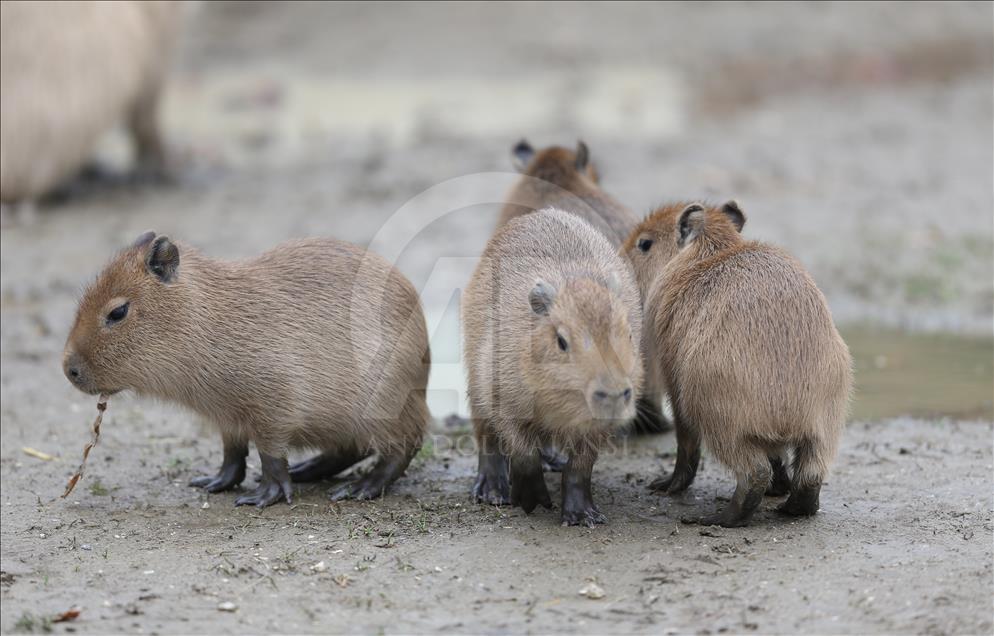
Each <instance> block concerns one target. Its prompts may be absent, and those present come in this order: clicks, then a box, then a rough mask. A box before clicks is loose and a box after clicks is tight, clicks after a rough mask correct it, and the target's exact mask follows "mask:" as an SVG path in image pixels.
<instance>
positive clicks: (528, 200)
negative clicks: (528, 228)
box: [497, 146, 638, 247]
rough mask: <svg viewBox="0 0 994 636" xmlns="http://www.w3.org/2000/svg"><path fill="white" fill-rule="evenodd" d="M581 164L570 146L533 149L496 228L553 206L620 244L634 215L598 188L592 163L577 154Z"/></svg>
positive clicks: (634, 218) (631, 225)
mask: <svg viewBox="0 0 994 636" xmlns="http://www.w3.org/2000/svg"><path fill="white" fill-rule="evenodd" d="M583 148H585V146H584V147H583ZM585 153H586V150H585V149H584V150H583V151H582V153H581V154H585ZM581 165H582V168H580V167H578V164H577V151H574V150H569V149H567V148H561V147H559V146H551V147H549V148H544V149H542V150H539V151H538V152H536V153H535V154H534V156H533V157H532V158H531V160H530V161H529V162H528V163H527V165H526V166H525V167H524V170H523V171H522V172H523V174H524V176H525V177H530V178H524V179H521V180H520V181H519V182H518V184H517V185H516V186H515V187H514V189H513V190H512V191H511V193H510V194H509V196H508V198H507V200H508V201H510V202H513V203H507V204H506V205H505V206H504V208H503V209H502V210H501V214H500V218H499V220H498V221H497V229H498V230H499V229H500V228H502V227H504V226H505V225H506V224H507V223H508V222H509V221H511V219H515V218H517V217H519V216H523V215H525V214H529V213H531V212H533V211H535V210H541V209H545V208H556V209H559V210H566V211H568V212H572V213H574V214H576V215H578V216H579V217H580V218H582V219H584V220H585V221H587V222H588V223H590V225H592V226H593V227H594V229H596V230H598V231H599V232H601V233H602V234H603V235H604V236H605V237H606V238H607V240H608V241H610V242H611V244H612V245H614V246H615V247H617V246H618V245H620V244H621V242H622V241H623V240H625V238H626V237H627V236H628V234H629V233H630V232H631V231H632V228H633V227H635V225H636V224H637V223H638V218H637V217H636V216H635V215H634V214H633V213H632V212H631V210H629V209H628V208H626V207H625V206H623V205H621V204H620V203H619V202H618V201H616V200H615V199H614V198H613V197H611V196H610V195H609V194H607V193H606V192H604V191H603V190H602V189H601V187H600V184H599V183H598V177H597V172H596V170H595V169H594V165H593V163H591V162H590V161H589V160H583V159H582V158H581Z"/></svg>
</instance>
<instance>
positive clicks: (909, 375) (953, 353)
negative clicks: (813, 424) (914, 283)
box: [841, 327, 994, 420]
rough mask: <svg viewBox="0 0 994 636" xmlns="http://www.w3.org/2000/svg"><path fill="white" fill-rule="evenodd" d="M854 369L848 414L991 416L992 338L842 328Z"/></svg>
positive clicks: (854, 417) (857, 416) (860, 416)
mask: <svg viewBox="0 0 994 636" xmlns="http://www.w3.org/2000/svg"><path fill="white" fill-rule="evenodd" d="M841 331H842V337H843V338H845V341H846V343H847V344H848V345H849V350H850V351H851V352H852V357H853V364H854V366H855V369H856V391H855V396H854V400H853V406H852V417H851V418H850V419H851V420H876V419H883V418H888V417H895V416H900V415H912V416H919V417H942V416H947V417H953V418H957V419H984V420H994V338H991V337H984V336H958V335H952V334H942V333H939V334H920V333H908V332H904V331H899V330H891V329H881V328H878V327H850V328H847V329H842V330H841Z"/></svg>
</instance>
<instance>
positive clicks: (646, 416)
mask: <svg viewBox="0 0 994 636" xmlns="http://www.w3.org/2000/svg"><path fill="white" fill-rule="evenodd" d="M671 430H673V423H672V422H670V421H669V420H668V419H667V418H666V416H665V415H663V410H662V409H661V408H660V407H659V405H658V404H656V403H655V402H654V401H652V400H648V399H646V398H639V400H638V402H636V403H635V419H634V420H632V433H634V434H635V435H655V434H658V433H666V432H668V431H671Z"/></svg>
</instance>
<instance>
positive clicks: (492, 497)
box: [473, 420, 511, 506]
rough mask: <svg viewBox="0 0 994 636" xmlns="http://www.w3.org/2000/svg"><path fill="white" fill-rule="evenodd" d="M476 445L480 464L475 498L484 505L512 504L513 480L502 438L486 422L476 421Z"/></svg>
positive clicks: (474, 423) (474, 488)
mask: <svg viewBox="0 0 994 636" xmlns="http://www.w3.org/2000/svg"><path fill="white" fill-rule="evenodd" d="M473 426H474V428H475V430H476V443H477V445H478V446H479V463H478V465H477V469H476V483H474V484H473V497H475V498H476V500H477V501H479V502H482V503H488V504H491V505H494V506H503V505H506V504H509V503H511V478H510V475H509V474H508V460H507V455H506V454H505V453H504V452H503V449H502V448H501V442H500V438H499V437H497V433H496V432H495V431H494V429H493V426H492V425H491V424H490V422H487V421H486V420H474V421H473Z"/></svg>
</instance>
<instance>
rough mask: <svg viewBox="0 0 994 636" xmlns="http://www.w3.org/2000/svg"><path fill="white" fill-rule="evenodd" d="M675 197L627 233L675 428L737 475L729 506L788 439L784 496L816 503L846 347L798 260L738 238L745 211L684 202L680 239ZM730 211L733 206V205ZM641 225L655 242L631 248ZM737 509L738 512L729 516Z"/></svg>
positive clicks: (835, 430) (843, 394)
mask: <svg viewBox="0 0 994 636" xmlns="http://www.w3.org/2000/svg"><path fill="white" fill-rule="evenodd" d="M727 205H729V204H726V206H727ZM732 205H734V204H732ZM683 207H684V206H682V205H681V206H667V207H666V208H663V209H661V210H659V211H657V212H656V213H654V214H652V215H651V216H649V217H648V218H647V219H646V220H645V221H644V222H643V223H642V224H640V226H639V227H638V228H636V230H635V232H634V233H633V235H632V237H631V240H629V241H628V242H627V243H626V246H628V247H629V248H630V251H629V257H630V258H631V259H632V261H633V264H634V269H635V271H636V275H637V276H638V277H639V280H640V286H641V288H642V289H644V290H646V294H647V300H646V314H645V315H646V322H647V327H646V329H647V331H650V332H651V333H652V334H653V337H654V339H655V355H654V357H653V360H652V363H653V364H655V366H656V373H658V374H659V376H660V377H661V378H663V380H664V382H665V384H666V386H667V387H668V388H669V391H670V395H671V396H672V401H673V405H674V410H675V412H676V415H677V422H676V424H677V427H678V429H680V428H685V429H686V428H691V429H694V430H696V431H699V434H700V435H701V436H703V439H704V441H705V442H706V443H707V445H708V447H709V448H710V449H711V451H712V453H713V454H714V456H715V457H716V458H717V459H718V460H719V461H720V462H721V463H723V464H725V465H726V466H728V467H729V468H730V469H731V470H732V471H733V472H734V473H735V474H736V477H737V478H738V481H739V489H738V490H737V491H736V498H733V505H734V504H736V501H737V498H739V496H740V494H741V493H740V491H741V490H742V489H743V488H745V489H747V490H748V488H749V487H750V484H752V485H753V486H754V485H755V482H756V481H757V480H760V481H762V480H763V479H765V480H766V481H767V482H768V481H769V470H770V469H769V460H768V458H769V457H774V456H782V455H783V454H784V452H785V451H786V450H791V451H793V453H794V474H793V483H792V486H791V498H792V499H795V495H796V494H797V493H798V492H799V491H803V490H805V489H808V490H811V489H815V490H814V505H815V506H817V490H816V489H817V487H820V484H821V482H822V480H823V479H824V478H825V476H826V474H827V472H828V468H829V465H830V464H831V462H832V459H833V458H834V456H835V454H836V450H837V448H838V444H839V438H840V436H841V434H842V430H843V428H844V425H845V419H846V416H847V411H848V402H849V395H850V390H851V385H852V370H851V360H850V356H849V350H848V348H847V347H846V345H845V343H844V342H843V341H842V338H841V337H840V336H839V333H838V331H837V330H836V328H835V325H834V324H833V322H832V318H831V314H830V312H829V309H828V305H827V303H826V301H825V298H824V296H823V295H822V293H821V292H820V291H819V290H818V288H817V286H816V285H815V283H814V281H813V280H812V279H811V277H810V276H809V275H808V273H807V272H806V271H805V270H804V268H803V267H802V266H801V264H800V263H798V262H797V261H796V260H795V259H794V258H793V257H791V256H790V255H789V254H787V253H786V252H784V251H783V250H781V249H778V248H776V247H772V246H769V245H764V244H762V243H758V242H755V241H746V240H743V239H742V237H741V235H740V233H739V230H740V229H741V223H742V222H744V216H740V217H739V220H740V221H741V222H740V223H739V227H736V225H735V224H734V223H733V220H734V219H736V216H735V215H734V214H730V213H729V212H726V210H731V208H726V207H724V206H723V207H720V208H719V207H706V208H705V207H703V206H698V208H699V209H697V211H692V210H694V209H695V208H693V207H687V208H686V210H687V211H686V212H683V214H685V215H686V216H685V219H686V220H687V226H686V227H687V228H688V229H689V230H690V231H689V234H688V235H687V236H686V237H685V238H683V239H681V233H680V229H679V227H680V218H681V212H676V210H677V209H682V208H683ZM733 211H734V212H738V213H740V210H738V208H737V205H736V206H735V208H734V210H733ZM640 236H641V237H643V238H644V237H646V236H653V237H656V239H657V241H658V243H654V244H653V245H652V247H651V248H650V250H649V251H648V252H646V253H642V252H641V251H639V250H638V248H637V247H634V248H633V247H632V246H637V242H638V240H639V237H640ZM680 243H683V245H682V248H679V247H678V249H679V251H677V252H676V253H675V255H674V251H675V250H674V246H679V244H680ZM657 248H659V249H658V251H657V253H655V254H653V252H654V251H656V250H657ZM670 256H672V258H669V257H670ZM640 261H641V262H640ZM763 487H764V488H765V484H764V485H763ZM760 492H761V491H760ZM809 494H810V493H809ZM740 503H741V502H740ZM790 503H791V502H790V500H788V504H787V507H788V508H789V507H790ZM748 512H749V513H751V511H748ZM812 512H814V510H810V511H808V513H812ZM747 520H748V514H747V515H746V517H745V519H739V521H742V522H745V521H747ZM730 525H735V524H734V523H733V524H730Z"/></svg>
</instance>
